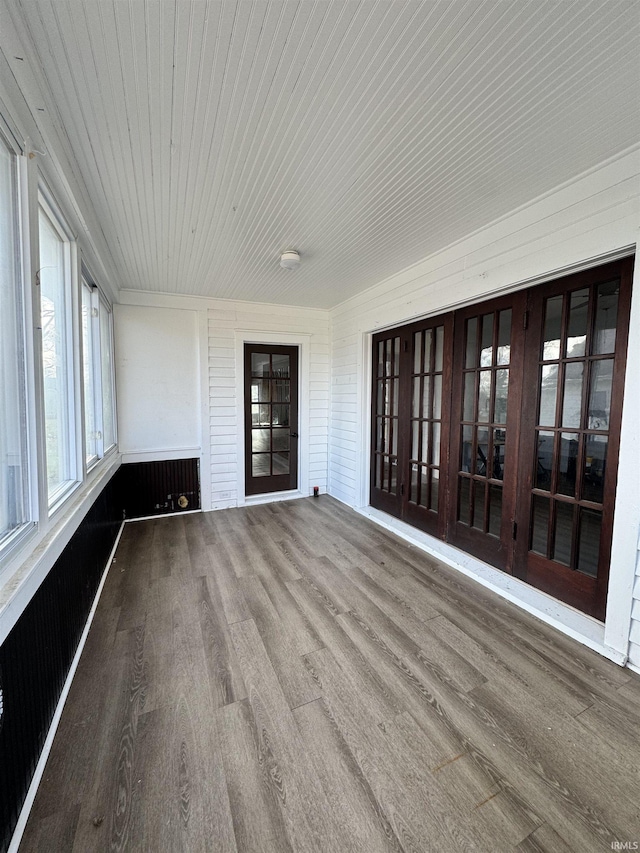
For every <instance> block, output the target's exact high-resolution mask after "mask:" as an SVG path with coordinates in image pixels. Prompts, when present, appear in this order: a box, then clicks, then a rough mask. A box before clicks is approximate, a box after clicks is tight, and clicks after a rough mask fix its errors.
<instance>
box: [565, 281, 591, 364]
mask: <svg viewBox="0 0 640 853" xmlns="http://www.w3.org/2000/svg"><path fill="white" fill-rule="evenodd" d="M588 309H589V290H588V289H587V288H585V289H583V290H574V292H573V293H572V294H571V307H570V309H569V329H568V334H567V358H578V357H579V356H583V355H584V354H585V351H586V342H587V315H588Z"/></svg>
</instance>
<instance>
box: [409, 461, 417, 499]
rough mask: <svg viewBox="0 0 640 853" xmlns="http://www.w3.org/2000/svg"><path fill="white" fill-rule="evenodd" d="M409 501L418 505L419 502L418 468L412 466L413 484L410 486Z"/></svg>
mask: <svg viewBox="0 0 640 853" xmlns="http://www.w3.org/2000/svg"><path fill="white" fill-rule="evenodd" d="M409 500H410V501H411V503H414V504H417V503H418V501H419V495H418V466H417V465H412V466H411V483H410V484H409Z"/></svg>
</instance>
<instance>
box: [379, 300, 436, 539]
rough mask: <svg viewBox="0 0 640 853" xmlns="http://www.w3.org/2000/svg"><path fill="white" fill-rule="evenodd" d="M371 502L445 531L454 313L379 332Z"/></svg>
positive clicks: (431, 530) (433, 529) (420, 524)
mask: <svg viewBox="0 0 640 853" xmlns="http://www.w3.org/2000/svg"><path fill="white" fill-rule="evenodd" d="M373 348H374V376H373V386H374V387H373V395H372V409H373V412H372V414H373V417H372V427H373V429H372V436H371V441H372V466H371V503H372V505H373V506H375V507H377V508H379V509H382V510H384V511H385V512H389V513H391V514H393V515H395V516H396V517H398V518H402V519H405V520H406V521H408V522H410V523H411V524H413V525H414V526H416V527H419V528H421V529H422V530H426V531H427V532H429V533H432V534H433V535H435V536H440V537H444V524H445V513H444V511H443V502H442V499H441V495H440V480H441V471H446V470H447V462H448V442H447V441H446V440H444V441H443V436H445V437H446V435H447V434H448V430H449V416H448V415H449V407H448V406H447V405H446V404H445V400H446V399H448V397H449V394H450V391H449V386H448V384H447V382H448V378H447V377H448V376H449V375H450V372H451V370H450V361H451V316H449V317H446V318H442V317H440V318H438V319H434V320H423V321H420V322H419V323H414V324H412V325H410V326H405V327H403V328H402V329H401V330H396V331H395V332H391V333H384V332H382V333H380V334H378V335H376V336H375V337H374V339H373Z"/></svg>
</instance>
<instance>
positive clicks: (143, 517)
mask: <svg viewBox="0 0 640 853" xmlns="http://www.w3.org/2000/svg"><path fill="white" fill-rule="evenodd" d="M202 511H203V510H201V509H181V510H178V512H158V513H156V514H155V515H141V516H140V518H125V520H124V521H125V524H131V523H132V522H134V521H152V520H153V519H154V518H170V517H171V516H173V515H195V514H196V513H198V512H202Z"/></svg>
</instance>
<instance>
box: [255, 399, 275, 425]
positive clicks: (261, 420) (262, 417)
mask: <svg viewBox="0 0 640 853" xmlns="http://www.w3.org/2000/svg"><path fill="white" fill-rule="evenodd" d="M270 423H271V406H260V405H257V404H255V403H254V404H252V406H251V425H252V426H256V427H257V426H269V424H270Z"/></svg>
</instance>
